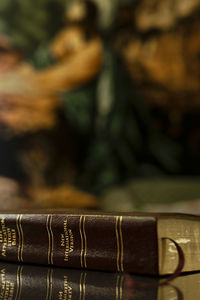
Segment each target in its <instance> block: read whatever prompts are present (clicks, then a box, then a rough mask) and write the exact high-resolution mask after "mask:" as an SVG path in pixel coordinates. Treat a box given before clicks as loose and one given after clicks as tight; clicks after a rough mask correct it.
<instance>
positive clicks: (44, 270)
mask: <svg viewBox="0 0 200 300" xmlns="http://www.w3.org/2000/svg"><path fill="white" fill-rule="evenodd" d="M155 282H157V281H156V280H155V279H152V278H148V277H144V278H143V277H141V276H132V275H128V274H123V273H109V272H107V273H106V272H94V271H84V270H75V269H64V268H52V267H50V268H48V267H45V266H33V265H22V264H14V263H0V299H4V300H6V299H20V300H27V299H30V300H32V299H33V300H35V299H38V300H53V299H57V300H72V299H73V300H76V299H77V300H87V299H92V300H102V299H103V300H131V299H132V300H133V299H134V300H146V299H148V300H157V290H158V286H156V285H155V284H154V285H153V284H152V283H155ZM144 285H146V288H145V289H144ZM167 292H168V291H167Z"/></svg>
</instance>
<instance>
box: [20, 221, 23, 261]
mask: <svg viewBox="0 0 200 300" xmlns="http://www.w3.org/2000/svg"><path fill="white" fill-rule="evenodd" d="M19 229H20V233H21V249H20V261H21V262H23V247H24V234H23V230H22V215H20V216H19Z"/></svg>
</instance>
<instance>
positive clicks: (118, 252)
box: [115, 217, 120, 272]
mask: <svg viewBox="0 0 200 300" xmlns="http://www.w3.org/2000/svg"><path fill="white" fill-rule="evenodd" d="M118 221H119V217H116V223H115V233H116V241H117V258H116V259H117V271H118V272H119V271H120V268H119V257H120V248H119V233H118Z"/></svg>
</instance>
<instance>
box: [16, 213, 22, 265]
mask: <svg viewBox="0 0 200 300" xmlns="http://www.w3.org/2000/svg"><path fill="white" fill-rule="evenodd" d="M19 218H20V215H18V216H17V219H16V226H17V232H18V237H19V239H18V252H17V259H18V262H20V261H21V260H20V252H21V232H20V229H19Z"/></svg>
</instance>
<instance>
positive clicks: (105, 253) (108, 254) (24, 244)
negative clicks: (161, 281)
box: [0, 210, 200, 275]
mask: <svg viewBox="0 0 200 300" xmlns="http://www.w3.org/2000/svg"><path fill="white" fill-rule="evenodd" d="M199 224H200V218H199V217H198V216H195V215H185V214H153V213H151V214H147V213H132V214H131V213H130V214H129V213H127V214H126V213H120V214H112V213H100V212H87V211H78V212H76V211H65V210H64V211H63V210H48V211H47V210H45V211H44V210H42V211H35V210H33V211H21V212H20V211H18V212H11V211H10V212H1V214H0V260H1V261H11V262H20V263H21V262H24V263H31V264H41V265H53V266H60V267H70V268H81V269H91V270H102V271H118V272H133V273H137V274H150V275H165V274H171V273H174V272H176V270H177V269H179V272H180V271H182V272H188V271H196V270H199V269H200V255H199V254H200V243H199V239H200V226H199Z"/></svg>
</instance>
